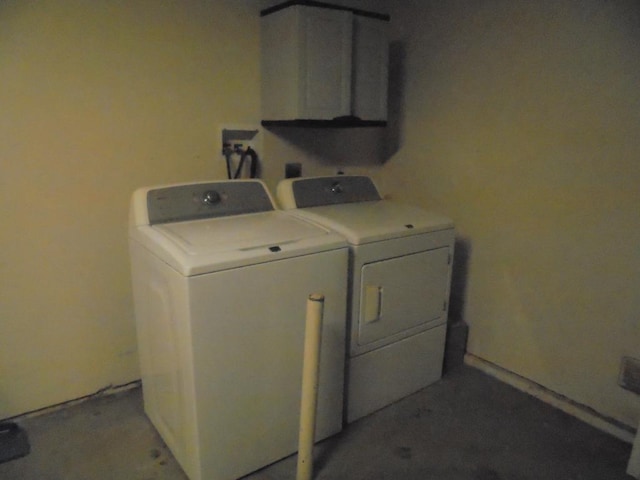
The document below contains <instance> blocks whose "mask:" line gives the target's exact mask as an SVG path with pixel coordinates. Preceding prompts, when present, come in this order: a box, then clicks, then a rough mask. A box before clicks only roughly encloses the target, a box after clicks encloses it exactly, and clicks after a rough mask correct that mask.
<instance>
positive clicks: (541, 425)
mask: <svg viewBox="0 0 640 480" xmlns="http://www.w3.org/2000/svg"><path fill="white" fill-rule="evenodd" d="M19 424H20V425H21V426H22V427H24V428H25V429H26V430H27V432H28V434H29V439H30V443H31V453H30V454H29V455H27V456H26V457H23V458H20V459H16V460H12V461H9V462H7V463H4V464H0V479H3V480H12V479H16V480H17V479H20V480H31V479H33V480H35V479H37V480H63V479H64V480H107V479H109V480H152V479H153V480H169V479H171V480H178V479H180V480H185V479H186V476H185V475H184V474H183V473H182V471H181V470H180V467H179V466H178V465H177V464H176V462H175V460H174V459H173V457H172V456H171V453H170V452H169V451H168V450H167V448H166V447H165V446H164V444H163V442H162V440H161V439H160V438H159V436H158V435H157V434H156V432H155V430H154V429H153V427H152V426H151V424H150V423H149V421H148V420H147V419H146V417H145V416H144V413H143V410H142V396H141V391H140V389H139V388H136V389H133V390H129V391H126V392H121V393H118V394H116V395H110V396H105V397H100V398H94V399H91V400H89V401H86V402H83V403H81V404H78V405H74V406H71V407H68V408H64V409H61V410H58V411H55V412H52V413H49V414H46V415H40V416H37V417H32V418H25V419H22V420H20V421H19ZM630 452H631V445H629V444H627V443H624V442H622V441H620V440H617V439H615V438H613V437H610V436H608V435H606V434H604V433H601V432H600V431H598V430H596V429H594V428H592V427H590V426H588V425H586V424H584V423H582V422H581V421H579V420H576V419H575V418H573V417H570V416H568V415H566V414H564V413H562V412H560V411H558V410H555V409H554V408H552V407H549V406H548V405H546V404H544V403H542V402H540V401H538V400H536V399H534V398H532V397H529V396H527V395H526V394H524V393H522V392H520V391H517V390H515V389H513V388H511V387H509V386H507V385H505V384H503V383H500V382H499V381H497V380H495V379H493V378H491V377H488V376H486V375H485V374H484V373H482V372H479V371H478V370H475V369H473V368H471V367H468V366H464V367H460V368H457V369H455V370H454V371H452V372H450V373H448V374H447V375H446V376H445V377H444V378H443V379H442V380H441V381H440V382H438V383H436V384H435V385H432V386H430V387H428V388H426V389H424V390H422V391H421V392H418V393H417V394H415V395H412V396H410V397H408V398H406V399H404V400H402V401H400V402H398V403H396V404H394V405H392V406H390V407H387V408H385V409H383V410H380V411H379V412H376V413H375V414H373V415H370V416H369V417H367V418H364V419H362V420H359V421H357V422H355V423H353V424H351V425H349V426H348V427H347V428H346V429H345V430H344V431H343V432H342V433H341V434H339V435H337V436H335V437H333V438H331V439H329V440H326V441H324V442H322V443H321V444H319V445H318V446H316V449H315V455H316V460H315V467H316V468H315V476H314V478H315V479H327V480H328V479H332V480H341V479H345V480H346V479H348V480H365V479H366V480H382V479H388V480H395V479H402V480H412V479H415V480H418V479H420V480H430V479H434V480H555V479H558V480H631V477H630V476H627V475H626V474H625V469H626V464H627V460H628V458H629V454H630ZM295 468H296V457H295V456H291V457H289V458H286V459H284V460H282V461H280V462H278V463H275V464H273V465H271V466H269V467H266V468H264V469H263V470H260V471H258V472H255V473H253V474H252V475H249V476H248V477H245V480H293V479H295ZM206 480H215V479H206Z"/></svg>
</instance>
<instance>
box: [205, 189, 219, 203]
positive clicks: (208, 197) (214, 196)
mask: <svg viewBox="0 0 640 480" xmlns="http://www.w3.org/2000/svg"><path fill="white" fill-rule="evenodd" d="M218 202H220V194H219V193H218V192H216V191H215V190H207V191H206V192H204V193H203V194H202V203H204V204H206V205H215V204H216V203H218Z"/></svg>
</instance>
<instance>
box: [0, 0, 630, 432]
mask: <svg viewBox="0 0 640 480" xmlns="http://www.w3.org/2000/svg"><path fill="white" fill-rule="evenodd" d="M271 3H274V1H272V0H244V1H236V0H216V1H204V0H202V1H189V2H182V1H175V2H169V1H167V2H164V1H163V2H157V1H152V0H149V1H140V0H137V1H125V0H122V1H109V2H82V1H72V0H61V1H57V2H38V3H33V2H1V3H0V52H2V59H1V60H0V87H1V88H0V162H1V164H0V192H2V193H1V195H2V197H1V198H0V199H1V201H2V207H1V208H2V210H1V212H2V216H1V218H2V221H3V225H2V229H1V235H0V282H2V283H1V285H0V325H1V330H0V331H1V333H2V334H1V335H0V418H4V417H7V416H11V415H16V414H19V413H22V412H25V411H29V410H33V409H36V408H40V407H44V406H47V405H52V404H55V403H58V402H62V401H65V400H69V399H73V398H76V397H79V396H82V395H86V394H89V393H91V392H94V391H96V390H98V389H100V388H102V387H105V386H107V385H109V384H113V385H118V384H122V383H126V382H128V381H131V380H134V379H137V378H138V376H139V373H138V366H137V359H136V354H137V352H136V340H135V327H134V322H133V307H132V298H131V290H130V280H129V262H128V251H127V233H126V230H127V210H128V202H129V196H130V194H131V192H132V191H133V190H134V189H135V188H136V187H138V186H143V185H153V184H159V183H172V182H179V181H189V180H198V179H209V178H224V176H225V170H224V163H223V161H222V159H221V158H220V155H219V154H218V149H219V147H220V140H219V138H218V135H219V128H220V126H221V125H224V124H227V125H257V124H258V123H259V120H260V114H259V110H260V97H259V76H260V72H259V20H258V12H259V10H260V8H263V7H265V6H267V5H268V4H271ZM342 3H346V4H349V5H355V6H358V7H361V8H371V9H375V10H383V11H386V12H388V13H391V15H392V20H393V21H392V25H393V29H394V34H393V43H392V78H391V92H392V97H391V101H390V107H391V120H392V121H391V123H390V126H389V128H387V129H386V130H380V129H374V130H362V129H359V130H349V131H317V130H311V131H301V130H283V129H278V130H271V131H262V148H263V151H262V152H259V153H261V157H262V159H263V161H264V172H265V176H266V178H265V179H266V181H267V183H268V184H269V185H270V186H272V187H273V186H275V183H276V182H277V180H278V179H279V178H280V177H281V176H282V172H283V165H284V163H285V162H288V161H301V162H302V163H303V172H304V174H306V175H311V174H321V173H330V172H334V171H336V170H337V169H346V171H347V172H348V173H354V172H361V171H364V172H371V173H373V174H374V175H375V177H376V179H377V180H378V183H379V184H380V186H381V187H382V190H383V193H385V194H390V195H391V196H393V197H395V198H398V199H401V200H407V201H411V202H414V203H417V204H420V205H422V206H425V207H427V208H431V209H434V210H437V211H440V212H443V213H446V214H448V215H450V216H451V217H452V218H454V220H455V221H456V224H457V225H458V229H459V232H460V236H461V238H462V239H463V240H464V241H465V242H467V243H468V244H469V245H470V246H471V251H470V266H469V268H470V271H469V277H468V278H467V282H466V285H467V290H466V292H467V298H466V304H465V310H464V315H465V318H466V320H467V321H468V322H469V323H470V325H471V337H470V344H469V349H470V351H471V352H472V353H474V354H476V355H478V356H480V357H482V358H484V359H487V360H489V361H492V362H495V363H497V364H499V365H501V366H503V367H505V368H508V369H510V370H512V371H515V372H516V373H519V374H521V375H524V376H526V377H528V378H530V379H532V380H534V381H536V382H539V383H541V384H543V385H545V386H546V387H548V388H551V389H553V390H555V391H557V392H559V393H562V394H564V395H567V396H568V397H569V398H571V399H573V400H576V401H578V402H581V403H584V404H587V405H590V406H592V407H593V408H595V409H596V410H598V411H599V412H601V413H604V414H606V415H610V416H612V417H614V418H617V419H619V420H621V421H623V422H626V423H629V424H636V423H637V420H638V416H639V407H638V404H637V397H636V396H633V395H632V394H630V393H628V392H625V391H622V390H621V389H620V388H619V387H617V386H616V377H617V368H618V362H619V359H620V356H621V355H623V354H634V355H636V356H637V355H638V353H637V352H638V346H639V345H640V338H639V333H638V330H639V329H638V325H637V314H638V312H639V311H640V300H639V299H638V294H637V292H639V291H640V278H639V276H638V272H639V271H640V268H639V267H640V254H639V253H638V249H637V245H638V244H639V243H640V242H639V240H640V222H639V221H638V220H639V214H638V213H637V212H638V208H637V205H638V204H639V203H640V202H639V200H640V198H639V193H638V192H640V189H638V187H637V185H638V184H639V183H640V163H639V162H638V161H637V159H638V158H640V140H637V139H636V138H638V135H637V131H638V130H639V127H640V117H639V115H640V108H639V107H640V91H639V90H638V88H637V85H638V84H639V83H640V82H639V80H640V65H639V63H638V62H639V61H640V55H639V54H640V52H639V51H638V48H639V47H638V45H640V38H639V37H638V32H639V31H640V30H639V29H638V26H639V25H638V23H639V22H638V16H637V7H635V6H636V2H635V0H628V1H626V2H624V1H617V2H609V3H607V4H606V5H604V6H602V5H601V3H602V2H595V0H594V1H593V2H572V1H569V0H564V1H561V2H554V5H553V6H552V5H551V4H550V3H549V2H510V1H506V0H505V1H495V0H494V1H487V2H471V1H465V2H463V1H446V2H443V1H437V2H436V1H434V2H422V1H408V0H407V1H402V2H386V1H384V0H369V1H367V0H360V1H355V0H354V1H348V0H345V1H343V2H342ZM530 3H531V5H529V4H530ZM384 7H387V8H384ZM633 15H636V16H635V17H634V16H633ZM634 22H635V23H634ZM383 163H384V165H382V166H381V164H383Z"/></svg>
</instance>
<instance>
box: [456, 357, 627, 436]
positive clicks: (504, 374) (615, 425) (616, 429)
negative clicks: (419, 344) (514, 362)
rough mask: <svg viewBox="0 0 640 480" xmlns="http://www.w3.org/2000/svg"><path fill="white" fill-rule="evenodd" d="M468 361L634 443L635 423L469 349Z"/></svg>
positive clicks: (532, 394) (499, 378)
mask: <svg viewBox="0 0 640 480" xmlns="http://www.w3.org/2000/svg"><path fill="white" fill-rule="evenodd" d="M464 363H465V364H467V365H469V366H471V367H474V368H477V369H478V370H481V371H482V372H484V373H486V374H487V375H491V376H492V377H494V378H496V379H498V380H500V381H501V382H504V383H506V384H507V385H511V386H512V387H514V388H517V389H518V390H520V391H522V392H525V393H527V394H529V395H531V396H532V397H535V398H537V399H539V400H542V401H543V402H545V403H547V404H549V405H551V406H552V407H555V408H557V409H559V410H562V411H563V412H565V413H567V414H569V415H571V416H573V417H576V418H578V419H580V420H582V421H583V422H585V423H587V424H589V425H591V426H592V427H595V428H597V429H598V430H601V431H603V432H605V433H608V434H609V435H613V436H614V437H616V438H618V439H619V440H622V441H624V442H627V443H633V440H634V437H635V433H634V431H633V428H632V427H629V426H627V425H624V424H621V423H620V422H618V421H616V420H614V419H610V418H607V417H605V416H603V415H600V414H599V413H597V412H596V411H594V410H592V409H591V408H589V407H587V406H585V405H581V404H579V403H576V402H574V401H572V400H570V399H568V398H566V397H563V396H562V395H560V394H558V393H555V392H553V391H551V390H549V389H547V388H545V387H543V386H542V385H539V384H537V383H535V382H533V381H531V380H528V379H526V378H524V377H521V376H520V375H518V374H516V373H513V372H510V371H509V370H505V369H504V368H502V367H499V366H498V365H495V364H493V363H491V362H488V361H486V360H483V359H482V358H480V357H476V356H475V355H472V354H470V353H466V354H465V356H464Z"/></svg>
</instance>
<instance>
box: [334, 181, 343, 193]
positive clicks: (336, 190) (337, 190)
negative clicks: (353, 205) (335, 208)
mask: <svg viewBox="0 0 640 480" xmlns="http://www.w3.org/2000/svg"><path fill="white" fill-rule="evenodd" d="M331 192H332V193H336V194H338V193H342V192H343V189H342V185H340V182H335V183H334V184H333V185H331Z"/></svg>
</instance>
